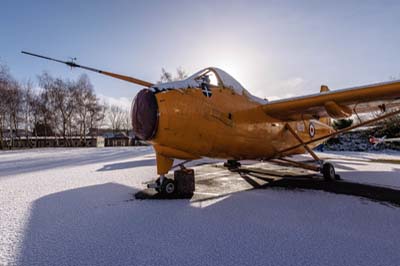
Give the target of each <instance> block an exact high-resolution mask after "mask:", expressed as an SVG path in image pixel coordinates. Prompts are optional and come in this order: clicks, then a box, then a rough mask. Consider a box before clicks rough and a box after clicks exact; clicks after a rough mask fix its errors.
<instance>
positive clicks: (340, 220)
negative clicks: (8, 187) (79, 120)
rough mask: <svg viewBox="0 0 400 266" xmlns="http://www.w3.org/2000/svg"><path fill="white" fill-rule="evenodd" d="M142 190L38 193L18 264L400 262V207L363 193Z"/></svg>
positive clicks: (117, 187)
mask: <svg viewBox="0 0 400 266" xmlns="http://www.w3.org/2000/svg"><path fill="white" fill-rule="evenodd" d="M136 192H137V190H136V189H135V188H132V187H127V186H124V185H120V184H115V183H106V184H102V185H95V186H89V187H82V188H77V189H72V190H67V191H62V192H58V193H55V194H51V195H48V196H45V197H42V198H40V199H38V200H36V201H35V202H34V203H33V205H32V208H31V212H30V217H29V220H28V222H27V225H26V227H25V231H24V239H23V242H22V245H21V250H20V254H19V258H18V261H17V264H18V265H232V264H236V265H289V264H308V265H334V264H341V265H354V264H362V265H377V264H380V265H383V264H384V265H395V264H396V263H397V262H398V259H399V254H398V250H397V249H396V248H394V247H395V246H396V245H395V243H397V242H396V241H397V240H398V238H399V237H400V232H399V230H398V227H396V226H393V224H398V220H399V218H400V215H399V214H398V211H397V210H393V209H392V208H387V207H384V206H380V205H377V204H373V203H371V204H367V205H365V204H361V203H360V201H359V200H358V199H355V198H348V197H337V196H335V195H333V194H325V193H324V194H321V193H318V192H312V193H304V192H300V191H283V190H279V191H278V190H268V191H267V190H258V189H257V190H252V191H251V192H249V193H235V194H232V195H230V196H229V197H225V198H224V199H223V200H220V201H215V202H213V204H208V205H204V206H203V205H196V204H197V203H191V202H190V201H189V200H168V201H165V200H154V201H144V200H132V193H136ZM371 212H373V213H374V216H371ZM380 217H385V219H382V218H380ZM378 227H379V228H380V230H376V228H378ZM354 247H357V248H354Z"/></svg>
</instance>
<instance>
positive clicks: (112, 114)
mask: <svg viewBox="0 0 400 266" xmlns="http://www.w3.org/2000/svg"><path fill="white" fill-rule="evenodd" d="M107 118H108V121H109V122H110V125H111V128H112V130H113V133H115V132H118V131H120V130H121V127H122V124H123V110H122V109H121V108H120V107H119V106H118V105H111V106H109V107H108V110H107Z"/></svg>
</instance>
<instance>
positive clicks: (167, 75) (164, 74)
mask: <svg viewBox="0 0 400 266" xmlns="http://www.w3.org/2000/svg"><path fill="white" fill-rule="evenodd" d="M185 78H187V73H186V71H185V70H184V69H183V68H182V67H178V68H177V69H176V75H175V76H173V75H172V74H171V72H168V71H166V70H165V68H161V76H160V80H159V81H158V83H165V82H172V81H177V80H183V79H185Z"/></svg>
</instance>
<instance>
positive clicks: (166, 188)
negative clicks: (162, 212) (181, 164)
mask: <svg viewBox="0 0 400 266" xmlns="http://www.w3.org/2000/svg"><path fill="white" fill-rule="evenodd" d="M175 191H176V186H175V181H174V180H172V179H169V178H165V179H164V182H163V183H162V184H161V189H160V192H161V193H163V194H164V195H172V194H174V193H175Z"/></svg>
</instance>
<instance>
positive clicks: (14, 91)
mask: <svg viewBox="0 0 400 266" xmlns="http://www.w3.org/2000/svg"><path fill="white" fill-rule="evenodd" d="M37 81H38V82H37V84H38V87H36V88H35V89H34V87H33V83H32V82H30V81H28V82H20V81H18V80H16V79H15V78H14V77H13V76H12V75H11V74H10V71H9V69H8V67H7V66H6V65H4V64H0V149H3V148H12V147H13V146H14V140H15V139H17V138H23V137H25V138H27V139H28V137H29V136H31V135H32V136H34V137H36V139H37V137H44V138H47V137H50V136H51V137H56V138H60V139H64V142H63V143H65V144H64V145H65V146H70V145H71V142H70V139H71V137H73V136H74V137H76V136H79V138H80V140H81V143H82V145H85V143H86V136H87V135H88V134H89V133H92V134H96V131H97V132H98V129H99V128H104V127H107V128H110V129H111V130H112V131H113V132H114V133H116V132H121V131H126V132H128V131H129V130H130V129H131V125H130V117H129V111H128V110H124V109H122V108H121V107H120V106H118V105H109V104H107V103H106V102H102V101H101V100H100V99H99V98H98V97H97V96H96V93H95V91H94V88H93V85H92V84H91V82H90V80H89V77H88V76H87V75H85V74H83V75H81V76H79V77H78V78H77V79H76V80H69V79H62V78H56V77H53V76H52V75H50V74H49V73H46V72H44V73H42V74H41V75H39V76H38V79H37ZM30 145H31V144H30ZM34 145H35V144H34V143H33V146H34Z"/></svg>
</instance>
